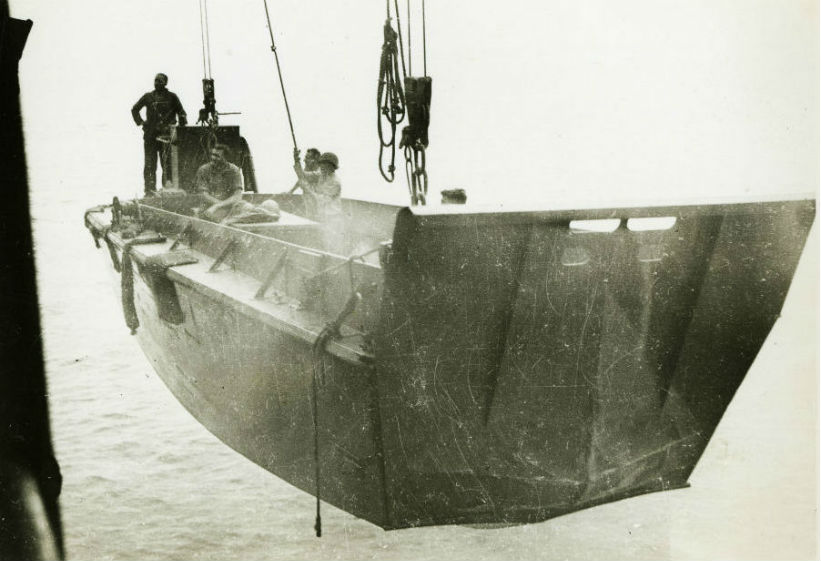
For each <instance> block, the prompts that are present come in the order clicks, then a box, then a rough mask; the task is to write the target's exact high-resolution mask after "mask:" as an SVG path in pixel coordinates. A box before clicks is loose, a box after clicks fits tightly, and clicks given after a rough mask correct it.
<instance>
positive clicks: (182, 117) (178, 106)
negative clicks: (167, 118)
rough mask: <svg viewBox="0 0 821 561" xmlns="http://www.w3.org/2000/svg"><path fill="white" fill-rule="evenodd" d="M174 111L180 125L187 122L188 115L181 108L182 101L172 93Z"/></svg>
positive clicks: (182, 125)
mask: <svg viewBox="0 0 821 561" xmlns="http://www.w3.org/2000/svg"><path fill="white" fill-rule="evenodd" d="M174 112H176V113H177V117H178V118H179V120H180V126H181V127H184V126H185V125H187V124H188V115H186V114H185V109H183V108H182V103H181V102H180V98H179V97H177V94H174Z"/></svg>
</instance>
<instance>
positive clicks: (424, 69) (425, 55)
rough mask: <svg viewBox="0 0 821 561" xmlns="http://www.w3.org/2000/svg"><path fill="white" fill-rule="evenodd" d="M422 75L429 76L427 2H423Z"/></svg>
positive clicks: (423, 0)
mask: <svg viewBox="0 0 821 561" xmlns="http://www.w3.org/2000/svg"><path fill="white" fill-rule="evenodd" d="M422 73H423V74H424V75H425V76H427V75H428V38H427V31H426V29H425V0H422Z"/></svg>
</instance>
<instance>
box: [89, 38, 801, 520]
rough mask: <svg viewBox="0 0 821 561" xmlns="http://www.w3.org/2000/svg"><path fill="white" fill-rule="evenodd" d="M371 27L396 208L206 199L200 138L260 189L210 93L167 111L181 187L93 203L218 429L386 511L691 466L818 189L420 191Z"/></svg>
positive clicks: (139, 310) (116, 256)
mask: <svg viewBox="0 0 821 561" xmlns="http://www.w3.org/2000/svg"><path fill="white" fill-rule="evenodd" d="M385 29H386V32H385V41H386V46H385V47H383V59H382V60H383V65H382V68H381V71H380V72H381V75H380V91H379V95H380V100H381V105H380V109H379V112H380V115H381V116H382V117H385V118H386V122H387V123H388V125H387V126H385V127H382V129H381V131H380V138H379V142H380V146H381V147H382V149H384V148H390V149H391V153H392V154H393V153H394V152H393V150H394V148H393V146H394V145H395V141H396V137H395V134H396V126H397V125H398V124H399V123H400V122H401V121H402V117H403V116H404V115H405V114H407V115H408V117H409V118H410V119H411V122H410V124H409V125H408V127H410V130H408V131H407V134H403V137H402V139H401V141H400V148H403V149H404V151H405V156H406V165H407V166H408V167H407V169H408V171H409V173H408V178H409V190H410V192H411V200H412V203H413V204H412V205H411V206H408V207H398V206H391V205H382V204H376V203H370V202H365V201H358V200H351V199H347V200H343V201H342V209H343V216H344V219H343V221H342V223H341V225H340V228H339V230H338V231H336V232H335V235H333V236H329V235H327V234H328V229H327V226H326V225H324V224H322V223H319V222H317V221H315V220H313V219H312V218H314V216H313V215H312V214H311V213H309V212H307V211H306V206H305V199H304V197H303V196H301V195H293V194H278V195H266V194H258V193H246V194H245V195H244V198H245V201H246V202H247V203H250V204H252V205H255V206H257V207H259V206H261V204H262V203H264V202H265V201H274V202H276V203H277V206H278V208H279V209H280V212H279V215H278V217H277V218H276V219H274V217H270V218H269V219H264V218H263V219H262V220H261V221H260V219H259V217H257V218H255V219H254V220H255V221H254V222H250V221H249V222H242V221H239V222H236V221H235V222H233V223H232V224H230V225H229V224H227V223H215V222H212V221H209V220H205V219H203V218H202V214H201V212H200V211H201V210H202V209H203V208H204V207H205V206H206V204H205V203H204V201H203V199H202V197H201V196H200V195H198V194H196V193H194V191H195V185H194V175H195V172H196V169H197V167H198V166H199V165H201V164H202V163H204V162H205V161H206V160H207V151H205V150H203V146H208V145H209V144H212V143H213V142H215V141H216V140H220V141H222V142H227V143H233V144H234V148H236V150H235V161H234V163H235V164H237V165H238V166H240V167H242V168H243V169H244V170H246V171H245V177H246V188H249V187H251V186H252V185H254V186H255V182H254V181H249V179H251V178H253V177H254V174H253V162H252V161H251V160H250V149H249V148H248V145H247V143H244V141H243V140H242V137H241V136H240V134H239V130H238V129H236V128H235V127H224V126H221V125H219V123H218V120H217V119H216V115H217V113H216V110H215V109H214V108H213V105H212V104H209V99H208V91H209V90H208V89H204V92H205V94H206V100H205V101H206V102H205V104H204V105H205V108H204V109H205V110H206V112H205V117H206V118H205V119H204V121H205V124H204V125H203V126H199V127H181V126H178V127H175V128H174V129H173V131H172V137H171V140H170V143H169V146H170V158H171V169H172V178H171V181H172V187H173V189H168V190H166V191H165V192H164V193H160V194H159V195H158V196H156V197H151V198H146V199H142V200H134V201H126V202H123V203H120V201H114V202H113V203H112V204H111V205H104V206H100V207H95V208H93V209H91V210H89V211H88V212H87V213H86V216H85V223H86V226H87V227H88V229H89V230H90V232H91V234H92V236H93V238H94V240H95V242H96V243H97V244H98V245H99V246H100V247H101V248H102V249H103V252H102V253H103V255H104V256H105V259H106V260H109V261H110V263H111V267H112V270H115V271H117V273H118V274H119V276H118V279H117V282H119V284H120V288H121V292H122V303H123V312H124V316H125V319H126V323H127V326H128V327H129V328H130V329H131V330H132V331H133V332H134V333H135V334H136V336H137V338H138V340H139V342H140V345H141V346H142V348H143V350H144V351H145V353H146V355H147V356H148V357H149V359H150V360H151V362H152V364H153V365H154V366H155V368H156V369H157V371H158V373H159V375H160V377H161V378H162V379H163V380H164V382H165V384H166V385H167V386H168V387H169V389H170V390H171V391H172V393H173V394H174V395H175V396H176V397H177V399H178V400H179V401H180V402H181V403H182V404H183V405H184V406H185V407H186V408H187V409H188V410H189V411H190V412H191V413H192V414H193V415H194V416H195V417H196V418H197V419H198V420H199V421H200V422H201V423H202V424H203V425H204V426H205V427H207V428H208V429H209V430H210V431H211V432H212V433H214V434H215V435H216V436H217V437H219V438H220V439H221V440H222V441H223V442H225V443H226V444H228V445H229V446H231V447H232V448H234V449H235V450H237V451H238V452H240V453H241V454H243V455H244V456H246V457H248V458H249V459H251V460H252V461H254V462H255V463H257V464H259V465H260V466H262V467H264V468H265V469H267V470H269V471H270V472H272V473H274V474H275V475H277V476H278V477H280V478H282V479H284V480H285V481H288V482H289V483H291V484H293V485H295V486H296V487H298V488H300V489H302V490H304V491H306V492H308V493H311V494H313V495H314V496H315V497H316V498H317V499H318V500H319V499H321V500H323V501H326V502H328V503H330V504H333V505H335V506H337V507H339V508H341V509H343V510H345V511H347V512H349V513H352V514H354V515H355V516H358V517H360V518H363V519H365V520H368V521H370V522H372V523H374V524H376V525H379V526H381V527H382V528H386V529H396V528H407V527H413V526H424V525H438V524H499V523H528V522H536V521H541V520H545V519H548V518H551V517H554V516H558V515H560V514H563V513H567V512H571V511H575V510H579V509H582V508H586V507H589V506H593V505H597V504H601V503H605V502H609V501H613V500H618V499H621V498H625V497H630V496H635V495H639V494H642V493H648V492H652V491H660V490H666V489H673V488H679V487H683V486H686V485H687V481H688V478H689V476H690V474H691V472H692V471H693V469H694V467H695V465H696V463H697V462H698V460H699V457H700V456H701V454H702V452H703V451H704V448H705V447H706V445H707V443H708V441H709V439H710V437H711V435H712V433H713V431H714V430H715V427H716V425H717V424H718V422H719V420H720V419H721V416H722V415H723V413H724V411H725V410H726V408H727V406H728V404H729V403H730V400H731V399H732V396H733V394H734V393H735V391H736V390H737V388H738V387H739V385H740V384H741V382H742V380H743V378H744V376H745V374H746V372H747V370H748V369H749V367H750V365H751V364H752V362H753V360H754V359H755V356H756V354H757V353H758V351H759V349H760V348H761V345H762V344H763V342H764V340H765V338H766V336H767V334H768V333H769V331H770V329H771V328H772V326H773V324H774V322H775V320H776V319H777V317H778V315H779V313H780V311H781V308H782V306H783V303H784V298H785V296H786V293H787V290H788V288H789V286H790V282H791V280H792V277H793V273H794V271H795V267H796V265H797V263H798V259H799V256H800V254H801V250H802V248H803V246H804V243H805V240H806V237H807V234H808V232H809V229H810V227H811V225H812V221H813V218H814V215H815V202H814V201H813V200H812V199H811V198H809V197H808V198H806V199H800V198H799V199H796V200H781V201H747V202H737V201H725V202H710V203H706V202H705V203H703V204H692V203H682V204H678V205H667V206H656V207H649V206H645V207H613V208H576V209H560V208H542V209H519V210H513V209H509V208H506V209H504V210H502V209H501V208H490V207H475V206H469V205H446V206H442V207H437V208H433V207H426V206H424V205H423V203H424V202H425V199H426V196H427V183H426V181H427V175H426V169H425V165H424V162H425V158H424V155H425V149H426V148H427V144H428V139H427V128H426V127H427V118H429V113H428V111H427V108H429V104H430V99H431V97H430V91H431V88H430V86H431V83H430V81H429V80H415V81H411V82H404V83H405V86H406V89H405V90H401V89H400V88H398V86H397V84H399V83H402V82H403V81H404V80H403V79H404V78H405V76H401V75H400V74H399V70H398V68H399V64H398V62H397V61H398V59H397V58H396V56H397V52H396V46H395V45H393V44H392V43H391V41H392V40H395V38H394V36H393V35H391V34H390V33H388V29H389V27H388V24H386V27H385ZM398 37H401V36H400V35H399V34H397V35H396V38H398ZM272 41H273V35H272ZM272 47H273V45H272ZM273 50H274V53H276V50H275V49H273ZM400 54H401V53H400ZM423 78H427V77H423ZM383 81H384V84H385V85H384V86H383V85H382V84H383ZM281 83H282V82H281ZM391 84H392V86H391ZM209 88H210V92H211V94H213V91H214V85H213V82H211V84H210V85H209ZM282 89H283V94H284V93H285V88H284V85H283V86H282ZM408 91H413V92H414V93H413V94H412V95H411V96H407V95H406V94H407V92H408ZM411 98H412V99H411ZM286 99H287V98H286ZM387 129H390V130H391V132H392V134H391V135H390V136H388V135H387V134H386V131H387ZM403 132H405V131H403ZM292 134H293V128H292ZM293 138H294V144H295V145H296V137H295V135H294V136H293ZM385 160H386V161H385V165H384V166H383V167H381V169H380V171H381V172H382V174H383V176H385V178H386V179H388V180H390V179H393V174H394V171H395V165H394V157H393V155H392V156H391V159H390V163H387V157H386V158H385ZM380 161H381V157H380ZM380 165H381V166H382V164H380ZM391 168H394V169H391ZM253 190H256V189H253ZM318 529H319V525H318Z"/></svg>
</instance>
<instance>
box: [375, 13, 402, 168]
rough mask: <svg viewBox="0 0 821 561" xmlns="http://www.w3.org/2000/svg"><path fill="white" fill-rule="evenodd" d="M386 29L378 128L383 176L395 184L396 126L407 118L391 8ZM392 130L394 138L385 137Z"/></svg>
mask: <svg viewBox="0 0 821 561" xmlns="http://www.w3.org/2000/svg"><path fill="white" fill-rule="evenodd" d="M388 16H389V17H388V19H387V20H385V26H384V28H383V37H384V41H383V43H382V55H381V57H380V60H379V86H378V87H377V92H376V104H377V105H376V107H377V115H376V128H377V132H378V133H379V173H380V174H382V177H383V178H385V181H388V182H392V181H393V180H394V177H395V171H396V125H398V124H399V123H400V122H402V120H403V119H404V118H405V93H404V91H403V90H402V76H401V75H400V74H399V62H398V60H397V58H398V50H397V45H396V40H397V38H398V36H399V35H398V33H397V32H396V31H394V30H393V28H392V27H391V20H390V8H389V9H388ZM386 124H387V126H388V127H390V135H389V136H388V135H386V134H385V125H386ZM385 148H390V153H391V157H390V163H389V164H388V166H387V170H386V169H385V165H384V161H383V160H384V153H385Z"/></svg>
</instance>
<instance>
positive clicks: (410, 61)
mask: <svg viewBox="0 0 821 561" xmlns="http://www.w3.org/2000/svg"><path fill="white" fill-rule="evenodd" d="M407 4H408V74H410V75H411V76H413V48H411V38H412V35H411V17H410V0H408V1H407ZM397 15H399V14H397Z"/></svg>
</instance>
